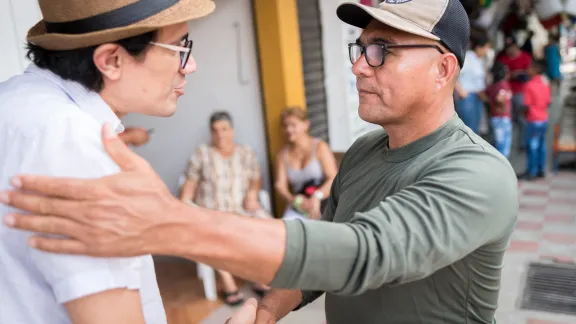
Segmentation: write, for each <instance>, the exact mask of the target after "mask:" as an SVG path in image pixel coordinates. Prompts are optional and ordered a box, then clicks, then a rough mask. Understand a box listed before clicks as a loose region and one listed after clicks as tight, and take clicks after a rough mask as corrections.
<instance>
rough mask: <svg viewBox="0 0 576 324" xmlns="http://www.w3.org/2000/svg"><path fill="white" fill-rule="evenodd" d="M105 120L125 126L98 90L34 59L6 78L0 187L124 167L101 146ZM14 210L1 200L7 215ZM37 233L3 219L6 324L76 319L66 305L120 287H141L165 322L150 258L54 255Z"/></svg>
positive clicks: (147, 305)
mask: <svg viewBox="0 0 576 324" xmlns="http://www.w3.org/2000/svg"><path fill="white" fill-rule="evenodd" d="M106 122H109V123H113V125H115V126H116V130H117V131H118V132H121V131H123V126H122V125H121V123H120V120H119V119H118V117H116V115H115V114H114V113H113V112H112V110H111V109H110V107H109V106H108V105H107V104H106V103H105V102H104V100H102V98H101V97H100V96H99V95H98V94H96V93H95V92H91V91H88V90H87V89H86V88H84V87H82V86H81V85H80V84H78V83H75V82H70V81H65V80H62V79H61V78H59V77H58V76H56V75H55V74H53V73H51V72H49V71H47V70H42V69H40V68H38V67H37V66H35V65H31V66H30V67H29V68H28V69H27V70H26V72H25V73H24V74H22V75H19V76H16V77H13V78H11V79H10V80H8V81H6V82H3V83H0V190H6V189H9V188H11V187H10V184H9V181H10V178H11V177H12V176H14V175H16V174H22V173H26V174H37V175H50V176H64V177H76V178H97V177H101V176H105V175H110V174H113V173H116V172H118V171H119V169H118V167H117V166H116V164H115V163H114V162H113V161H112V160H111V159H110V158H109V157H108V156H107V154H106V153H105V151H104V149H103V146H102V141H101V137H100V134H101V127H102V125H103V124H104V123H106ZM9 212H14V210H13V209H10V208H8V207H7V206H4V205H0V217H1V216H3V215H6V214H7V213H9ZM30 235H31V233H26V232H22V231H16V230H12V229H9V228H6V227H4V226H3V225H2V224H0V323H2V324H4V323H6V324H8V323H10V324H63V323H70V319H69V317H68V315H67V312H66V310H65V308H64V306H63V304H65V303H67V302H69V301H72V300H74V299H78V298H81V297H85V296H88V295H91V294H94V293H99V292H104V291H106V290H110V289H117V288H128V289H138V290H139V291H140V296H141V299H142V305H143V312H144V317H145V319H146V323H147V324H165V323H166V315H165V312H164V307H163V305H162V299H161V297H160V292H159V290H158V285H157V283H156V275H155V271H154V263H153V261H152V257H151V256H143V257H135V258H93V257H87V256H73V255H58V254H50V253H45V252H41V251H38V250H35V249H32V248H29V247H28V246H27V245H26V241H27V239H28V237H30ZM110 311H114V310H113V309H111V310H110Z"/></svg>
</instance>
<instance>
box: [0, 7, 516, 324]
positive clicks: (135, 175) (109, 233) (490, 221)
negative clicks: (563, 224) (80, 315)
mask: <svg viewBox="0 0 576 324" xmlns="http://www.w3.org/2000/svg"><path fill="white" fill-rule="evenodd" d="M337 14H338V16H339V17H340V19H341V20H343V21H344V22H346V23H348V24H351V25H353V26H356V27H359V28H362V29H364V30H363V32H362V35H361V37H360V38H359V39H358V40H357V41H356V42H355V43H352V44H349V54H350V60H351V62H352V64H353V67H352V71H353V73H354V74H355V75H356V78H357V87H358V90H359V103H360V105H359V107H358V113H359V115H360V117H361V118H362V119H363V120H365V121H366V122H369V123H373V124H377V125H380V126H382V129H380V130H376V131H374V132H372V133H369V134H367V135H365V136H363V137H362V138H360V139H358V140H357V141H356V142H355V143H354V144H353V145H352V147H351V148H350V149H349V150H348V152H347V153H346V155H345V156H344V158H343V161H342V164H341V168H340V170H339V172H338V174H337V176H336V178H335V179H334V182H333V185H332V189H331V191H330V195H329V196H328V203H327V205H326V209H325V211H324V213H323V221H302V220H277V219H276V220H263V219H255V218H249V217H242V216H240V217H239V216H236V215H231V214H227V213H220V212H216V211H211V210H207V209H202V208H194V207H190V206H188V205H186V204H184V203H182V202H180V201H179V200H178V199H177V198H176V197H173V196H172V195H171V194H170V191H169V190H168V189H167V187H166V186H165V185H164V183H163V182H162V181H161V179H160V177H159V176H158V175H157V174H156V173H155V172H154V171H153V170H152V168H151V167H150V165H149V164H148V163H147V162H146V161H145V160H144V159H142V158H140V157H138V156H137V155H136V154H135V153H133V152H131V151H130V150H128V149H127V148H126V146H125V145H124V144H123V143H122V142H121V141H119V140H118V139H117V137H115V136H114V134H110V132H109V128H105V130H104V132H103V141H104V143H105V144H104V145H105V147H106V149H107V151H108V153H109V154H110V156H111V157H112V158H113V159H114V160H115V161H116V162H117V163H118V165H119V166H120V167H121V168H122V169H123V170H124V171H123V172H122V173H121V174H118V175H113V176H109V177H104V178H101V179H97V180H82V179H58V178H50V177H35V176H29V175H21V176H18V177H16V178H14V179H13V180H12V184H13V185H14V186H15V187H16V188H18V190H12V191H9V192H5V193H2V194H0V200H1V201H3V202H4V203H5V204H9V205H12V206H17V207H19V208H22V209H25V210H28V211H30V212H32V213H33V214H32V215H20V214H10V215H7V216H6V217H5V218H4V221H5V223H6V224H8V226H12V227H15V228H19V229H26V230H32V231H36V232H43V233H52V234H59V235H64V236H65V238H62V239H54V238H46V237H42V236H36V237H34V238H33V239H32V241H31V242H30V243H31V245H32V246H34V247H36V248H38V249H41V250H46V251H51V252H58V253H63V252H68V253H81V254H90V255H138V254H141V253H153V254H162V255H177V256H183V257H186V258H189V259H191V260H196V261H199V262H202V263H205V264H208V265H210V266H212V267H214V268H218V269H223V270H226V271H229V272H230V273H232V274H234V275H237V276H239V277H242V278H245V279H247V280H249V281H252V282H261V283H271V286H272V287H274V288H277V289H279V290H275V289H273V290H272V292H271V293H270V294H269V295H267V296H266V297H265V298H264V299H263V300H262V301H261V303H260V305H259V309H258V314H254V313H255V312H256V307H254V306H255V305H254V301H253V300H251V301H250V303H249V304H248V305H247V308H245V309H242V311H246V310H252V311H253V312H252V313H253V314H252V315H257V316H258V317H257V318H256V321H257V322H259V323H270V322H274V321H276V320H278V319H280V318H282V317H284V316H285V315H286V314H287V313H289V312H291V311H293V310H295V309H299V308H302V307H305V306H306V305H307V304H308V303H310V302H312V301H313V300H315V299H316V298H318V297H319V296H321V295H323V294H326V306H325V311H326V318H327V321H328V322H329V323H330V324H345V323H346V324H349V323H358V324H369V323H370V324H372V323H387V324H405V323H426V324H440V323H442V324H446V323H450V324H462V323H466V322H467V323H492V322H493V320H494V313H495V310H496V309H497V305H498V294H499V289H500V277H501V269H502V260H503V257H504V252H505V251H506V248H507V246H508V243H509V240H510V236H511V233H512V231H513V229H514V225H515V220H516V215H517V211H518V184H517V180H516V176H515V174H514V171H513V169H512V167H511V166H510V164H509V163H508V161H507V160H506V159H505V158H504V157H503V156H502V154H500V153H499V152H498V151H496V150H495V149H494V148H493V147H492V146H491V145H490V144H488V143H487V142H485V141H484V140H483V139H482V138H480V137H479V136H478V135H476V134H474V133H473V132H472V131H471V130H470V129H469V128H468V127H466V126H465V125H464V123H463V122H462V121H461V120H460V119H459V118H458V116H457V115H456V114H455V109H454V102H453V98H452V95H453V93H454V86H455V84H456V81H457V78H458V73H459V71H460V69H461V67H462V66H463V64H464V60H465V53H466V49H467V45H468V39H469V33H470V32H469V30H470V23H469V21H468V17H467V14H466V12H465V10H464V8H463V7H462V4H461V3H460V1H459V0H426V1H409V0H407V1H397V0H386V1H383V2H382V3H381V4H380V5H379V6H378V7H376V8H374V7H369V6H364V5H360V4H351V3H345V4H342V5H340V6H339V8H338V10H337ZM88 220H89V221H88ZM241 315H243V316H244V315H246V313H242V314H241ZM231 322H232V323H238V321H237V318H233V319H232V321H231ZM242 324H245V323H242Z"/></svg>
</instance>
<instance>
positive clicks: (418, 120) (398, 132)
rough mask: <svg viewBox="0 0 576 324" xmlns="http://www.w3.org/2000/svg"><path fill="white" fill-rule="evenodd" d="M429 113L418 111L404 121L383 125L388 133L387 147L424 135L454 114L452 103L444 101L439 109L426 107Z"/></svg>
mask: <svg viewBox="0 0 576 324" xmlns="http://www.w3.org/2000/svg"><path fill="white" fill-rule="evenodd" d="M427 111H429V112H430V113H426V114H422V113H419V114H418V116H417V117H414V116H410V117H408V118H407V120H406V122H403V123H401V124H394V125H385V126H383V127H384V129H385V130H386V133H387V134H388V138H389V140H388V147H389V148H390V149H395V148H399V147H403V146H406V145H408V144H410V143H413V142H415V141H417V140H419V139H421V138H423V137H426V136H428V135H430V134H432V133H433V132H435V131H436V130H438V129H439V128H440V127H442V126H443V125H444V124H446V123H447V122H448V121H449V120H450V119H451V118H452V117H453V116H454V113H455V111H454V103H453V102H452V101H451V102H450V103H446V104H444V105H443V108H440V109H427Z"/></svg>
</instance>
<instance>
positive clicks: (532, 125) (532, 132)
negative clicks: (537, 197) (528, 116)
mask: <svg viewBox="0 0 576 324" xmlns="http://www.w3.org/2000/svg"><path fill="white" fill-rule="evenodd" d="M547 130H548V122H529V123H526V133H525V134H526V153H527V162H528V163H527V164H528V167H527V170H526V173H527V174H528V175H529V176H537V175H538V174H539V173H544V168H545V167H546V131H547Z"/></svg>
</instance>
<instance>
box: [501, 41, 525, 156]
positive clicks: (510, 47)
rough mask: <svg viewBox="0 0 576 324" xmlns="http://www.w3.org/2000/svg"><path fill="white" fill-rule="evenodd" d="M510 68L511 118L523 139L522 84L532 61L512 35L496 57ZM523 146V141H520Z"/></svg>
mask: <svg viewBox="0 0 576 324" xmlns="http://www.w3.org/2000/svg"><path fill="white" fill-rule="evenodd" d="M498 61H499V62H502V63H503V64H504V65H506V66H507V67H508V69H509V70H510V87H511V88H512V92H513V96H512V118H513V120H514V122H515V123H516V124H517V127H518V128H517V129H518V134H519V136H520V139H523V138H524V136H523V133H524V128H525V123H526V121H525V120H524V118H523V115H522V111H523V110H524V98H523V94H524V86H525V84H526V81H528V79H529V75H528V68H529V67H530V64H531V63H532V57H531V56H530V55H529V54H528V53H525V52H523V51H522V49H521V48H520V46H518V43H517V42H516V40H515V39H514V37H512V36H508V37H507V38H506V49H505V52H504V54H503V55H502V56H500V57H499V58H498ZM520 143H522V144H521V145H520V147H521V148H523V146H524V145H523V143H524V141H522V140H521V141H520Z"/></svg>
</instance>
